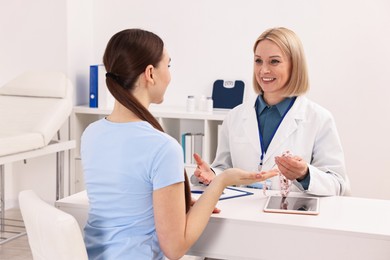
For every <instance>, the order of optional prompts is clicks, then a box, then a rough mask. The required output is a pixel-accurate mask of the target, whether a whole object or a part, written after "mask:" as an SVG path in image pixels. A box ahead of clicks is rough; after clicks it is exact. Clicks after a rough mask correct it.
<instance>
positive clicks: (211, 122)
mask: <svg viewBox="0 0 390 260" xmlns="http://www.w3.org/2000/svg"><path fill="white" fill-rule="evenodd" d="M111 111H112V109H99V108H90V107H88V106H75V107H74V108H73V112H72V114H71V121H70V135H71V139H73V140H76V141H77V147H76V149H73V150H72V151H71V158H70V164H71V165H70V193H71V194H73V193H76V192H79V191H81V190H82V189H83V185H84V182H83V180H82V179H83V173H82V167H81V159H80V138H81V135H82V133H83V132H84V130H85V128H86V127H87V126H88V125H89V124H91V123H92V122H95V121H96V120H99V119H101V118H102V117H104V116H107V115H109V114H110V113H111ZM150 111H151V113H152V114H153V116H155V117H156V119H157V120H158V121H159V123H160V124H161V126H162V127H163V129H164V131H165V132H166V133H167V134H169V135H170V136H172V137H173V138H175V139H176V140H177V141H178V142H179V143H181V138H182V134H183V133H202V134H203V144H202V157H203V159H204V160H205V161H206V162H208V163H211V162H212V161H213V160H214V157H215V153H216V150H217V143H218V142H217V140H218V127H219V126H220V125H221V124H222V122H223V120H224V119H225V117H226V115H227V113H228V112H229V110H214V111H213V112H211V113H210V112H201V111H195V112H187V111H186V108H185V107H168V106H163V105H152V106H151V107H150ZM186 167H188V168H191V167H193V165H186Z"/></svg>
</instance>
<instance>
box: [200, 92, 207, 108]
mask: <svg viewBox="0 0 390 260" xmlns="http://www.w3.org/2000/svg"><path fill="white" fill-rule="evenodd" d="M199 111H203V112H205V111H207V99H206V96H205V95H202V96H201V97H200V100H199Z"/></svg>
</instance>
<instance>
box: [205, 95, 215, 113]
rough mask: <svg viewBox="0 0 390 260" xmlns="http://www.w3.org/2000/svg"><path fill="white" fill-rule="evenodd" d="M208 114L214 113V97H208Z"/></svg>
mask: <svg viewBox="0 0 390 260" xmlns="http://www.w3.org/2000/svg"><path fill="white" fill-rule="evenodd" d="M206 107H207V112H209V113H212V112H213V108H214V102H213V98H212V97H207V101H206Z"/></svg>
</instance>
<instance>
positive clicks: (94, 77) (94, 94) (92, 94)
mask: <svg viewBox="0 0 390 260" xmlns="http://www.w3.org/2000/svg"><path fill="white" fill-rule="evenodd" d="M98 77H99V72H98V65H91V66H89V107H98V87H99V80H98Z"/></svg>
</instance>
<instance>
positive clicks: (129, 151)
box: [81, 119, 184, 260]
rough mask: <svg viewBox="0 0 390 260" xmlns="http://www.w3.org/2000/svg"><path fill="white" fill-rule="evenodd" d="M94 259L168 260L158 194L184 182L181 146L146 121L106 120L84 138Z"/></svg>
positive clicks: (88, 243)
mask: <svg viewBox="0 0 390 260" xmlns="http://www.w3.org/2000/svg"><path fill="white" fill-rule="evenodd" d="M81 159H82V164H83V169H84V178H85V184H86V188H87V193H88V198H89V204H90V210H89V216H88V222H87V224H86V226H85V228H84V232H85V238H84V240H85V243H86V246H87V251H88V257H89V259H94V260H96V259H99V260H100V259H101V260H103V259H116V260H120V259H163V258H164V256H163V253H162V251H161V249H160V246H159V242H158V239H157V234H156V229H155V224H154V214H153V191H154V190H156V189H160V188H163V187H166V186H169V185H172V184H174V183H178V182H183V181H184V163H183V162H184V160H183V153H182V149H181V146H180V145H179V143H178V142H177V141H176V140H175V139H173V138H172V137H170V136H169V135H167V134H165V133H162V132H160V131H158V130H156V129H155V128H153V127H152V126H151V125H150V124H149V123H147V122H144V121H143V122H129V123H113V122H110V121H108V120H106V119H101V120H99V121H96V122H94V123H92V124H91V125H89V126H88V127H87V129H86V130H85V131H84V133H83V135H82V138H81Z"/></svg>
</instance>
